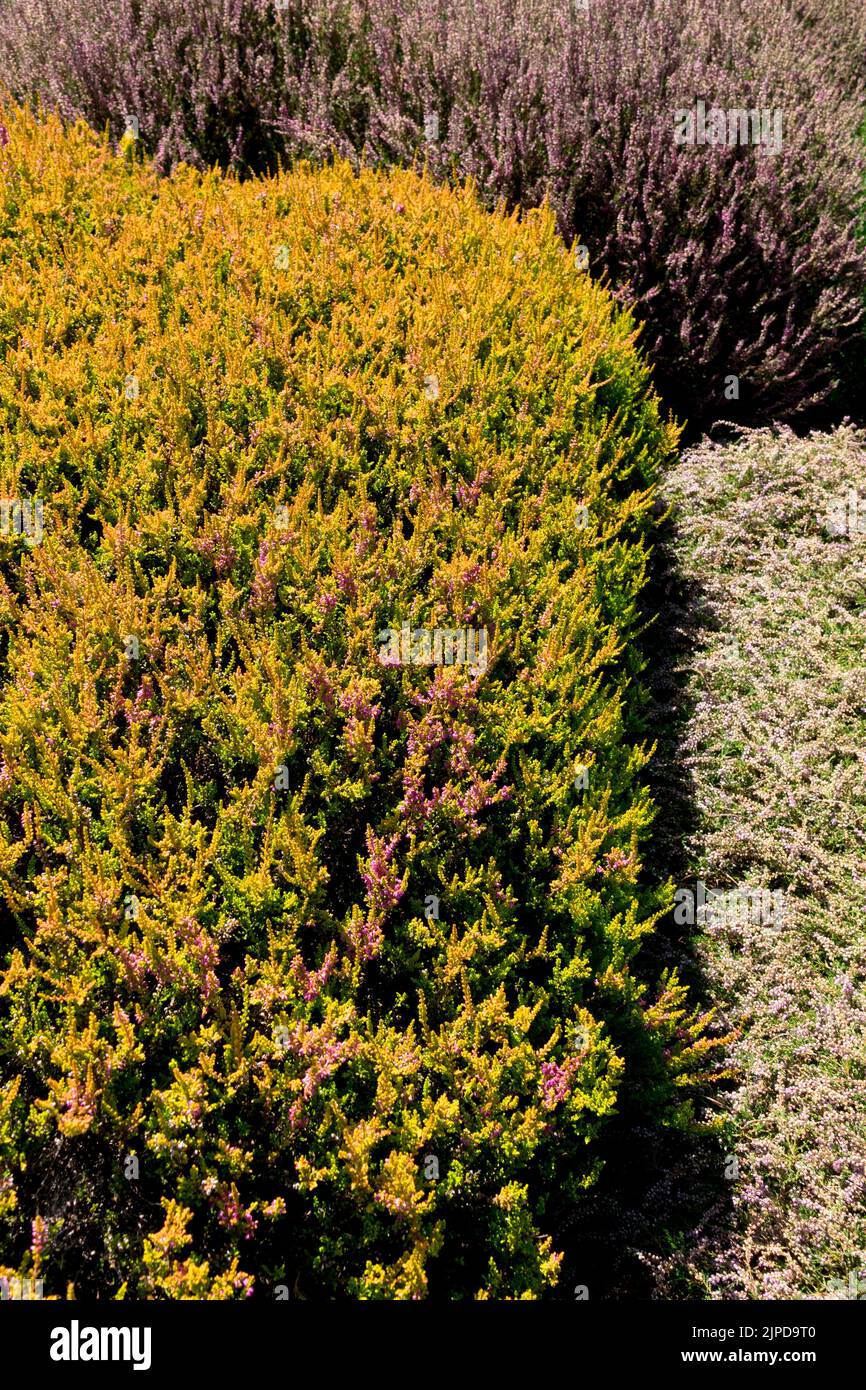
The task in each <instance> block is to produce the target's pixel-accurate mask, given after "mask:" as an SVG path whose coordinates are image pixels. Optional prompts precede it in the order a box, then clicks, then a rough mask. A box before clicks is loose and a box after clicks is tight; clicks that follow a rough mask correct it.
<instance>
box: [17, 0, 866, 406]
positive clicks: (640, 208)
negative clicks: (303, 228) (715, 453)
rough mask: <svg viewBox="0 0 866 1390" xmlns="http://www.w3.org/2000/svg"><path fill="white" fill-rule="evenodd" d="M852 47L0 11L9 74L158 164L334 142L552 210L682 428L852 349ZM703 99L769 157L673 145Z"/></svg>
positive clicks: (549, 4)
mask: <svg viewBox="0 0 866 1390" xmlns="http://www.w3.org/2000/svg"><path fill="white" fill-rule="evenodd" d="M864 52H866V20H864V11H863V6H862V3H861V0H832V3H830V4H827V3H825V0H797V3H793V2H791V3H783V4H781V5H780V4H779V0H732V3H730V4H727V5H724V6H721V7H717V12H716V11H714V12H713V14H712V15H711V16H710V15H708V13H707V7H706V5H705V4H704V3H703V0H652V2H651V3H648V0H589V3H588V4H587V5H586V6H582V5H581V3H580V0H488V2H486V3H484V4H478V3H477V0H418V3H413V4H412V5H406V4H405V0H287V3H286V4H285V5H284V6H283V7H282V8H281V9H279V10H278V9H277V8H276V6H274V5H272V4H271V2H270V0H226V3H222V4H219V5H214V4H212V3H211V0H184V3H183V4H180V3H178V0H140V3H139V2H138V0H136V3H131V2H130V0H105V3H104V4H103V5H100V6H98V7H96V8H94V7H92V6H89V5H87V4H81V3H80V0H10V3H8V4H7V7H6V11H5V13H4V24H3V28H2V33H0V79H2V80H4V81H6V82H7V83H8V84H9V85H10V86H11V88H12V90H13V91H14V92H15V93H16V94H17V95H18V96H19V97H20V98H22V99H24V98H26V97H38V98H39V99H40V100H42V101H44V102H45V103H47V104H49V105H51V106H56V107H57V108H58V109H59V110H60V111H61V112H62V113H63V114H65V115H72V114H82V115H84V116H85V117H86V118H87V119H88V120H89V121H90V122H91V123H92V124H94V125H95V126H96V127H97V128H99V129H101V128H103V127H105V126H106V125H107V126H108V127H109V128H110V130H111V133H112V136H113V138H115V139H119V138H120V135H121V133H122V131H123V128H124V120H125V117H126V115H128V114H132V115H135V116H136V118H137V119H138V121H139V122H140V135H141V139H142V141H143V143H144V146H145V148H146V149H147V150H148V151H150V152H151V153H153V154H154V156H155V158H156V161H157V164H158V166H159V167H160V168H161V169H169V168H171V167H172V166H173V165H174V164H175V163H176V162H177V161H178V160H184V161H187V162H190V163H193V164H196V165H199V166H204V167H207V166H209V165H210V164H211V163H212V162H214V161H216V162H219V163H221V164H230V165H232V166H233V167H237V168H239V169H250V168H252V169H254V170H256V169H257V170H261V169H263V168H273V167H274V166H275V161H276V160H277V159H278V157H279V156H280V155H281V154H282V155H283V156H284V157H294V156H297V155H301V156H305V157H311V158H314V159H316V160H324V159H327V158H329V157H330V155H331V154H332V153H333V152H334V151H336V152H337V153H339V154H341V155H342V156H344V157H348V158H350V159H352V160H354V161H357V160H358V158H359V157H360V156H361V154H363V155H364V157H365V159H366V160H367V161H374V162H384V163H393V162H403V163H407V162H408V163H411V162H412V161H413V160H414V159H416V158H419V159H421V160H422V161H424V160H426V161H427V162H428V164H429V167H430V170H431V172H433V173H434V174H435V175H436V176H437V177H441V178H446V179H450V178H451V177H452V176H453V175H455V174H456V175H458V176H459V177H461V178H462V177H463V176H465V175H466V174H472V175H473V177H474V178H475V179H476V180H477V183H478V187H479V190H480V193H481V196H482V198H483V199H484V201H485V202H486V203H487V204H488V205H489V206H493V205H494V204H495V203H496V202H497V201H498V200H499V199H502V198H504V199H505V200H506V201H507V202H508V204H509V205H510V206H514V205H516V204H521V205H523V206H524V207H529V206H535V205H539V204H541V203H542V202H543V200H544V199H545V198H549V200H550V202H551V205H552V207H553V208H554V211H555V213H556V216H557V221H558V226H559V229H560V232H561V233H562V234H563V236H564V237H565V238H566V239H567V240H569V241H570V240H572V239H577V240H578V241H579V242H580V243H581V244H583V245H585V246H586V248H587V253H588V255H589V257H590V263H591V266H592V270H593V273H594V274H601V273H606V274H607V275H608V276H609V278H610V282H611V284H612V286H613V287H614V290H615V293H616V294H617V296H618V297H619V298H620V299H621V300H622V301H623V302H625V303H628V304H629V305H630V306H631V307H632V308H633V309H634V311H635V313H636V315H637V317H638V319H639V320H640V322H641V323H642V324H643V325H644V336H643V340H642V341H643V344H644V347H645V350H646V351H647V352H648V354H649V356H650V358H651V360H652V361H653V363H654V364H655V367H656V378H655V379H656V386H657V389H659V390H660V392H661V394H662V396H663V399H665V401H666V402H667V403H668V404H669V405H671V406H672V407H673V408H674V410H675V411H676V412H677V414H678V415H679V416H680V417H687V418H688V419H689V421H690V422H691V424H692V425H693V426H695V427H697V426H698V425H700V424H702V423H704V422H708V421H712V420H715V419H719V418H720V417H721V418H726V419H735V420H737V421H740V422H762V421H765V420H772V419H774V418H788V417H793V416H795V415H797V414H799V413H802V412H803V411H804V410H806V409H808V408H809V407H811V406H814V405H815V404H817V403H819V402H821V401H822V400H824V399H826V398H827V396H828V395H829V393H830V392H831V389H832V387H833V383H834V381H835V380H836V379H837V377H838V375H839V373H840V370H841V369H842V361H843V359H844V357H845V354H846V350H847V349H848V348H849V347H850V345H851V344H852V343H855V342H856V341H857V337H858V327H857V325H858V321H859V320H860V318H861V316H862V307H861V306H862V299H863V291H864V286H866V255H864V252H863V250H862V248H861V247H860V245H859V244H858V240H857V236H856V219H857V217H858V215H859V211H860V208H861V206H862V196H861V188H862V181H863V175H864V169H866V160H864V155H863V151H862V149H861V147H860V145H859V144H858V141H857V128H858V126H859V124H860V121H861V117H862V112H863V109H864V105H866V79H864V69H863V63H862V55H863V53H864ZM698 101H703V102H705V104H706V107H707V108H713V107H714V106H718V107H720V108H722V109H724V110H725V111H727V110H749V109H752V108H754V109H766V110H772V111H775V110H778V111H780V112H781V113H782V117H783V146H782V149H781V151H780V152H779V153H777V154H775V155H771V156H765V155H762V154H761V153H760V152H759V151H756V150H755V149H754V148H752V147H742V146H733V147H730V148H729V147H727V146H716V147H711V146H703V147H699V148H689V147H683V146H680V145H677V144H676V143H675V142H674V113H675V111H676V110H678V109H681V108H684V109H685V108H687V109H692V108H694V107H695V105H696V103H697V102H698ZM734 376H735V377H737V378H738V381H737V384H736V386H735V385H734V383H732V382H731V380H730V378H731V377H734ZM736 391H738V393H739V396H738V399H733V396H734V393H735V392H736Z"/></svg>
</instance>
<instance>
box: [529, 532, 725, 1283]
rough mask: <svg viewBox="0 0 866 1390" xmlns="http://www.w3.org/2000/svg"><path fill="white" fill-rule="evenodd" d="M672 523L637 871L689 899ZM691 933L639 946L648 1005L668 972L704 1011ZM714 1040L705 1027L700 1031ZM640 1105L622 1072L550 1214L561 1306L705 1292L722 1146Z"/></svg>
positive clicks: (687, 589) (692, 809) (659, 931)
mask: <svg viewBox="0 0 866 1390" xmlns="http://www.w3.org/2000/svg"><path fill="white" fill-rule="evenodd" d="M660 510H661V508H660ZM678 524H680V523H678V521H677V519H676V518H675V517H674V516H667V517H664V518H663V519H662V521H661V522H660V525H659V529H658V532H657V536H656V544H655V548H654V553H653V558H652V561H651V567H650V575H649V582H648V585H647V588H646V590H645V593H644V602H645V611H646V613H647V614H648V615H655V616H654V620H653V621H652V622H651V625H650V626H649V627H648V629H647V631H646V633H645V635H644V639H643V649H644V656H645V659H646V670H645V673H644V678H643V679H644V687H645V700H644V710H643V715H642V718H641V720H640V723H639V725H638V726H637V733H638V735H639V736H643V737H645V738H647V739H648V740H649V741H650V742H655V743H656V754H655V757H654V758H653V760H652V763H651V765H650V768H649V784H650V788H651V791H652V795H653V799H654V801H655V804H656V808H657V810H656V821H655V826H654V830H653V834H652V836H651V838H650V841H649V843H648V844H647V845H646V846H645V847H644V853H643V861H644V865H645V869H644V872H645V874H646V873H647V872H648V870H651V873H652V880H653V882H655V883H659V882H664V881H665V880H666V879H668V878H670V879H672V880H673V882H674V883H675V884H676V885H677V886H681V887H690V888H691V889H692V891H694V888H695V883H694V872H693V869H692V867H691V866H690V865H689V863H688V860H687V855H686V850H685V843H686V837H687V836H688V835H689V834H690V832H691V831H692V830H693V827H694V825H695V820H696V814H697V808H696V801H695V786H694V781H693V778H692V776H691V774H690V772H689V771H688V768H687V766H686V760H685V758H684V751H685V744H686V740H687V737H688V730H689V722H690V716H691V714H692V712H693V708H694V699H693V697H692V696H691V695H690V694H689V693H688V692H687V690H686V689H685V686H684V680H683V677H682V675H681V674H680V672H681V668H682V666H683V661H684V657H685V656H686V655H687V654H688V652H689V651H690V649H691V648H692V647H693V646H694V645H695V643H696V642H698V641H700V636H701V632H702V631H706V630H707V629H708V628H711V627H714V626H716V623H715V620H714V619H713V618H712V616H711V615H710V613H709V611H708V607H707V604H706V600H705V596H704V593H703V591H702V589H701V587H700V586H699V585H697V584H693V583H692V582H690V581H686V580H685V579H684V577H683V576H682V575H680V574H679V573H678V571H677V567H676V562H675V546H674V540H675V537H676V533H677V532H676V528H677V526H678ZM690 930H691V929H690V927H688V926H679V925H677V924H676V923H675V921H674V914H673V912H670V913H669V914H668V915H667V916H666V917H665V918H664V919H662V921H660V922H659V923H658V925H657V928H656V930H655V932H654V933H653V934H652V935H651V936H650V937H649V938H648V939H647V941H646V943H645V944H644V946H643V947H642V950H641V953H640V956H639V958H638V960H637V962H636V968H637V973H638V974H639V975H640V977H641V979H643V980H645V981H646V982H647V987H648V993H649V994H650V995H651V994H652V992H653V987H654V982H655V981H657V980H658V978H659V975H660V974H661V972H662V971H663V970H665V969H672V968H676V970H677V971H678V973H679V976H680V978H681V979H682V980H683V982H685V983H687V984H688V986H689V989H690V995H691V1005H692V1007H694V1005H695V1004H700V1006H701V1008H702V1009H705V1008H710V1007H711V1006H712V1004H713V999H712V997H711V996H710V994H709V991H708V987H707V982H706V980H705V979H704V978H703V976H702V973H701V971H700V969H699V967H698V964H697V962H696V960H695V958H694V955H693V953H692V951H691V950H690V943H689V933H690ZM722 1031H723V1030H722V1028H721V1026H720V1025H716V1024H714V1025H713V1027H712V1029H711V1032H716V1033H721V1032H722ZM637 1055H639V1053H638V1054H637ZM726 1084H727V1083H725V1082H719V1083H716V1086H715V1087H713V1086H712V1085H710V1086H708V1087H706V1088H704V1090H703V1091H702V1092H701V1094H700V1095H699V1096H698V1098H697V1100H696V1107H695V1109H696V1115H697V1116H698V1117H699V1118H705V1119H708V1118H710V1117H711V1116H712V1115H714V1114H716V1113H717V1102H718V1099H719V1095H720V1091H721V1089H722V1088H723V1087H724V1086H725V1085H726ZM642 1095H643V1096H644V1100H643V1101H641V1100H640V1097H641V1096H642ZM646 1095H647V1088H646V1087H645V1086H643V1085H641V1084H639V1078H636V1077H635V1075H634V1073H633V1072H632V1074H631V1075H630V1074H629V1072H628V1071H627V1073H626V1078H625V1081H624V1084H623V1088H622V1091H621V1093H620V1096H621V1102H620V1106H619V1113H618V1114H617V1116H616V1117H615V1119H614V1120H613V1121H612V1123H611V1124H610V1125H609V1126H608V1128H607V1129H606V1131H605V1133H604V1135H603V1137H602V1138H601V1139H600V1141H599V1150H598V1151H599V1154H600V1156H601V1157H602V1158H603V1159H604V1164H605V1167H604V1171H603V1172H602V1174H601V1177H600V1179H599V1181H598V1182H597V1183H596V1184H595V1186H593V1187H592V1188H590V1189H589V1190H588V1191H587V1193H586V1195H585V1197H584V1198H583V1199H582V1201H581V1203H580V1204H579V1205H578V1207H577V1209H574V1208H572V1210H571V1211H570V1212H567V1213H566V1212H564V1211H563V1212H562V1214H561V1224H560V1225H559V1226H558V1229H557V1235H556V1237H555V1239H554V1245H555V1248H557V1249H561V1250H563V1251H564V1252H565V1258H564V1261H563V1266H562V1273H561V1277H560V1281H559V1286H558V1290H557V1297H558V1298H560V1299H575V1298H586V1297H588V1298H589V1299H591V1300H593V1301H595V1300H597V1299H599V1298H604V1299H665V1300H670V1299H686V1298H706V1297H707V1294H708V1290H707V1289H706V1287H705V1286H704V1285H703V1284H702V1283H698V1282H697V1280H696V1279H695V1276H694V1274H693V1273H690V1272H689V1270H688V1269H687V1267H686V1261H685V1260H684V1258H683V1256H684V1255H685V1254H687V1252H688V1251H689V1250H693V1249H694V1248H695V1246H697V1245H704V1244H705V1243H709V1244H715V1243H716V1242H717V1241H720V1240H722V1239H723V1238H724V1232H725V1230H726V1229H727V1227H728V1226H729V1225H730V1219H731V1200H730V1191H731V1184H730V1183H729V1182H728V1181H726V1179H725V1153H726V1152H727V1148H728V1146H727V1144H726V1142H725V1139H724V1136H723V1135H721V1134H718V1133H716V1134H711V1135H707V1134H702V1133H700V1132H683V1131H681V1130H675V1129H671V1128H669V1127H665V1126H664V1125H662V1124H661V1123H660V1122H659V1119H658V1116H657V1115H655V1114H653V1113H652V1112H651V1107H650V1105H649V1104H648V1103H647V1101H646ZM714 1102H715V1103H714ZM583 1289H585V1290H586V1292H583Z"/></svg>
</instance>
